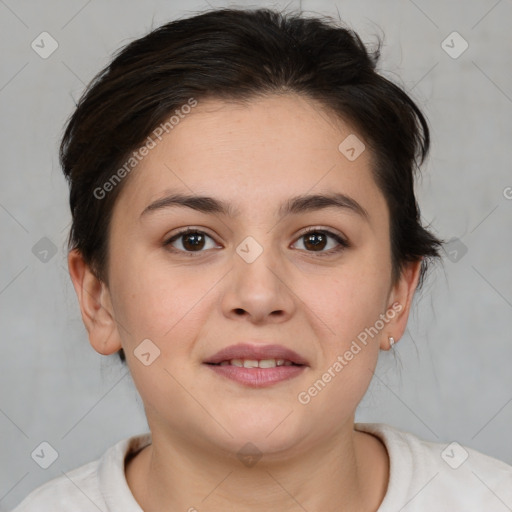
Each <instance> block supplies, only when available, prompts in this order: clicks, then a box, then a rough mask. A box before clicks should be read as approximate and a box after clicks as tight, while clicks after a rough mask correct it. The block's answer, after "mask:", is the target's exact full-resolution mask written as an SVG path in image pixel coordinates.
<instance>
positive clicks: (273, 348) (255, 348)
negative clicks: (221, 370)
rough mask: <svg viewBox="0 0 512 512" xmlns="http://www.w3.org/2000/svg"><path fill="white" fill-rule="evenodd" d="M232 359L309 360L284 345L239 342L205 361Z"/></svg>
mask: <svg viewBox="0 0 512 512" xmlns="http://www.w3.org/2000/svg"><path fill="white" fill-rule="evenodd" d="M231 359H256V360H262V359H284V360H287V361H291V362H292V363H295V364H301V365H307V364H308V362H307V361H306V359H304V358H303V357H302V356H300V355H299V354H297V352H295V351H293V350H291V349H289V348H286V347H283V346H282V345H262V344H258V345H255V344H250V343H238V344H236V345H231V346H229V347H225V348H223V349H222V350H219V351H218V352H216V353H215V354H214V355H213V356H211V357H209V358H208V359H207V360H205V361H204V362H205V363H211V364H218V363H221V362H222V361H230V360H231Z"/></svg>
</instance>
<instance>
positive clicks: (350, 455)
mask: <svg viewBox="0 0 512 512" xmlns="http://www.w3.org/2000/svg"><path fill="white" fill-rule="evenodd" d="M155 442H156V443H158V444H157V445H156V446H155V444H154V443H155ZM155 448H157V450H156V449H155ZM265 459H266V457H264V456H263V457H262V458H261V459H260V460H259V461H258V462H257V463H256V464H255V465H254V466H252V467H246V466H244V464H242V463H241V461H240V460H238V459H237V458H233V457H226V458H224V459H221V458H219V457H218V456H217V455H216V454H214V453H204V452H202V451H201V450H198V449H196V448H195V447H194V446H188V445H186V444H182V443H175V444H170V443H167V441H166V440H165V439H164V438H160V437H157V438H156V440H155V439H154V441H153V444H152V445H149V446H147V447H146V448H144V449H143V450H141V451H140V452H139V453H138V454H137V455H136V456H135V457H133V458H132V459H130V460H129V461H128V462H127V464H126V468H125V473H126V479H127V482H128V485H129V487H130V489H131V491H132V494H133V495H134V497H135V499H136V500H137V502H138V503H139V505H140V506H141V508H142V509H143V510H144V512H157V511H160V510H190V511H191V512H193V511H194V509H195V510H198V511H201V510H208V511H210V512H217V511H224V512H225V511H228V510H233V511H234V510H237V511H238V510H251V511H254V512H259V511H262V512H263V511H268V510H280V511H283V512H287V511H290V512H291V511H295V510H300V509H301V508H302V509H303V510H308V511H316V510H325V511H332V512H335V511H336V512H339V511H346V512H352V511H354V512H355V511H358V512H374V511H376V510H377V509H378V508H379V506H380V504H381V503H382V500H383V499H384V496H385V494H386V489H387V485H388V481H389V457H388V454H387V451H386V448H385V447H384V445H383V444H382V442H381V441H380V440H379V439H378V438H377V437H375V436H373V435H370V434H367V433H364V432H358V431H354V430H352V432H349V433H348V435H347V436H345V435H344V434H343V433H338V434H336V435H335V436H333V437H332V438H331V439H327V440H325V443H323V444H322V445H321V446H315V447H314V449H312V450H309V451H307V452H303V453H300V454H299V455H297V454H290V455H289V456H288V457H284V456H283V458H282V460H281V461H279V460H275V459H274V460H273V461H266V460H265Z"/></svg>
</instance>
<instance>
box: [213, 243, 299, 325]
mask: <svg viewBox="0 0 512 512" xmlns="http://www.w3.org/2000/svg"><path fill="white" fill-rule="evenodd" d="M226 277H228V284H227V287H226V290H225V293H224V295H223V298H222V310H223V313H224V315H226V316H228V317H230V318H232V319H239V320H245V321H249V322H252V323H254V324H262V323H281V322H285V321H286V320H288V319H289V318H290V317H291V316H292V315H293V313H294V311H295V307H296V302H295V301H296V298H295V296H294V294H293V291H292V289H291V287H290V284H289V282H288V281H290V280H291V279H290V273H289V272H287V270H286V266H285V265H284V263H282V258H280V257H279V255H278V254H277V253H276V251H272V250H271V249H270V248H266V247H263V246H262V245H260V244H258V243H257V242H256V241H255V240H254V239H252V237H248V239H246V242H245V243H244V242H242V243H241V244H240V245H239V246H238V247H237V252H236V253H235V254H233V268H232V270H231V272H229V274H228V276H226Z"/></svg>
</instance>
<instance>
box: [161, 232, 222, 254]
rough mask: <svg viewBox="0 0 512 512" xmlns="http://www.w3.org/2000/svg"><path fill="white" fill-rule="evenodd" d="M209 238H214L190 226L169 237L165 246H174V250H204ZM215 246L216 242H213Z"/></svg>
mask: <svg viewBox="0 0 512 512" xmlns="http://www.w3.org/2000/svg"><path fill="white" fill-rule="evenodd" d="M207 239H210V240H213V239H212V237H210V236H209V235H207V234H206V233H204V232H203V231H199V230H197V229H190V228H188V229H186V230H184V231H180V232H179V233H177V234H176V235H174V236H173V237H171V238H169V240H167V241H165V242H164V246H172V247H173V249H172V250H173V251H176V252H185V253H186V252H189V253H190V252H204V251H203V249H204V248H205V246H206V244H207ZM175 242H179V244H178V247H176V246H175V245H174V244H175ZM179 246H181V247H179ZM213 247H215V244H213ZM207 248H208V247H207Z"/></svg>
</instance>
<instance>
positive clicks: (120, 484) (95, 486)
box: [12, 433, 150, 512]
mask: <svg viewBox="0 0 512 512" xmlns="http://www.w3.org/2000/svg"><path fill="white" fill-rule="evenodd" d="M149 442H150V434H149V433H146V434H139V435H137V436H132V437H130V438H126V439H123V440H121V441H119V442H118V443H116V444H115V445H113V446H111V447H110V448H108V450H107V451H106V452H105V453H104V454H103V456H102V457H101V458H99V459H97V460H94V461H92V462H89V463H87V464H84V465H82V466H80V467H78V468H75V469H73V470H71V471H67V472H63V474H62V476H59V477H57V478H54V479H53V480H50V481H48V482H46V483H44V484H43V485H41V486H40V487H38V488H37V489H35V490H33V491H32V492H31V493H30V494H29V495H28V496H26V497H25V499H24V500H23V501H22V502H21V503H20V504H19V505H18V506H17V507H16V508H15V509H14V510H12V512H36V511H37V512H50V511H51V512H60V511H66V512H75V511H76V512H89V511H90V512H98V510H110V507H109V502H111V501H112V502H115V503H116V504H117V505H119V504H122V505H123V506H124V508H122V509H123V510H124V511H126V512H132V511H133V512H139V511H140V510H141V509H140V508H139V507H138V504H137V502H136V501H135V499H134V497H133V495H132V494H131V492H130V489H129V487H128V484H127V482H126V478H125V473H124V461H125V458H126V456H127V455H129V454H130V453H133V452H134V451H137V450H138V449H141V448H142V447H143V446H146V445H147V444H148V443H149Z"/></svg>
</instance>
